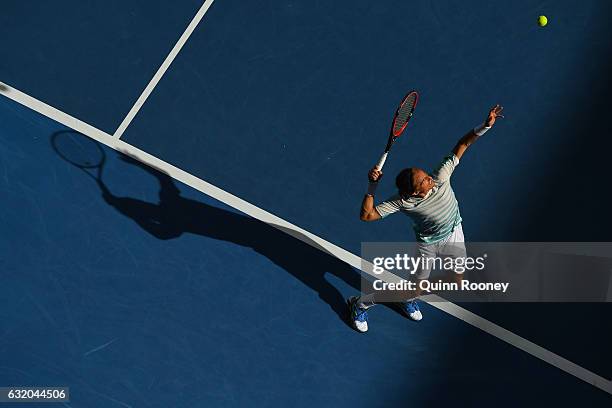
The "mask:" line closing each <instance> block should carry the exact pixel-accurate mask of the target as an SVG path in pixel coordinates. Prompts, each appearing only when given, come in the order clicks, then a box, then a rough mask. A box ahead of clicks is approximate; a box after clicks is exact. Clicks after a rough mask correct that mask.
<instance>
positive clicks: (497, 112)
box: [485, 104, 504, 127]
mask: <svg viewBox="0 0 612 408" xmlns="http://www.w3.org/2000/svg"><path fill="white" fill-rule="evenodd" d="M503 110H504V108H503V106H501V105H499V104H497V105H495V106H494V107H492V108H491V110H490V111H489V115H488V116H487V119H486V120H485V126H487V127H491V126H493V124H494V123H495V119H497V118H503V117H504V115H502V112H503Z"/></svg>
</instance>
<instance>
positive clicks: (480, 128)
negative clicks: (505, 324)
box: [474, 123, 491, 136]
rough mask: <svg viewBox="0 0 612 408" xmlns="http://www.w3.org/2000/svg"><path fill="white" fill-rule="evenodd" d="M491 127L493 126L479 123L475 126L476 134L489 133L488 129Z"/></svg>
mask: <svg viewBox="0 0 612 408" xmlns="http://www.w3.org/2000/svg"><path fill="white" fill-rule="evenodd" d="M489 129H491V126H485V124H484V123H483V124H481V125H478V126H476V127H475V128H474V134H475V135H476V136H482V135H484V134H485V133H487V130H489Z"/></svg>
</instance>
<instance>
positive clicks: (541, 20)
mask: <svg viewBox="0 0 612 408" xmlns="http://www.w3.org/2000/svg"><path fill="white" fill-rule="evenodd" d="M538 24H539V25H540V27H544V26H545V25H546V24H548V18H546V16H540V17H538Z"/></svg>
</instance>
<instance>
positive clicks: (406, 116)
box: [376, 91, 419, 171]
mask: <svg viewBox="0 0 612 408" xmlns="http://www.w3.org/2000/svg"><path fill="white" fill-rule="evenodd" d="M418 100H419V94H418V93H417V91H410V92H408V94H407V95H406V96H404V99H402V102H401V103H400V105H399V107H398V108H397V110H396V111H395V115H394V116H393V122H392V124H391V131H390V132H389V140H388V141H387V147H385V152H384V153H383V155H382V156H381V157H380V160H379V161H378V164H377V165H376V169H378V171H380V170H382V168H383V166H384V165H385V161H386V160H387V156H388V155H389V151H390V150H391V147H392V146H393V143H395V141H396V140H397V138H399V137H400V136H401V135H402V133H404V130H406V127H407V126H408V122H409V121H410V118H412V114H413V113H414V108H415V107H416V105H417V102H418Z"/></svg>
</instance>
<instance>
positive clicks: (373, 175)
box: [368, 167, 383, 183]
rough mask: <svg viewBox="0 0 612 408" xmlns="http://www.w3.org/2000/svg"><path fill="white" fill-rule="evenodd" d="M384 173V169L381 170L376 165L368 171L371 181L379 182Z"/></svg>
mask: <svg viewBox="0 0 612 408" xmlns="http://www.w3.org/2000/svg"><path fill="white" fill-rule="evenodd" d="M382 175H383V174H382V171H380V170H378V169H377V168H376V167H374V168H372V170H370V172H369V173H368V180H370V182H371V183H378V180H380V178H381V177H382Z"/></svg>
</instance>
